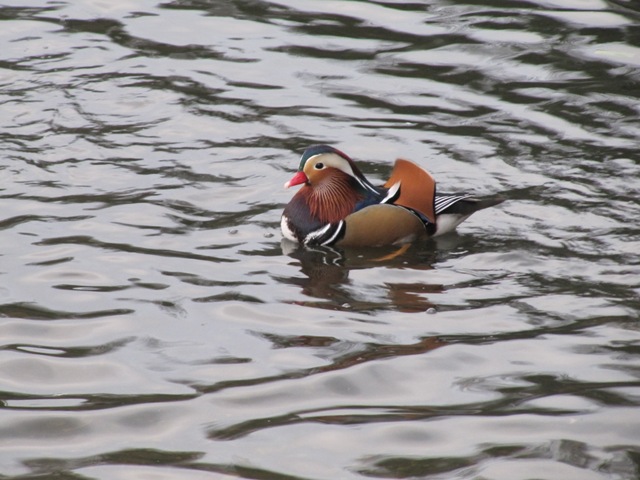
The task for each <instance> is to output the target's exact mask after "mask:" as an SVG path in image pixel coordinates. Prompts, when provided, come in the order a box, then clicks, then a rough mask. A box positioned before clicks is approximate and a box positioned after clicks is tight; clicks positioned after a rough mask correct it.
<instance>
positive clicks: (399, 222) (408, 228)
mask: <svg viewBox="0 0 640 480" xmlns="http://www.w3.org/2000/svg"><path fill="white" fill-rule="evenodd" d="M295 185H302V188H300V190H299V191H298V192H297V193H296V194H295V195H294V196H293V198H292V199H291V201H290V202H289V203H288V204H287V206H286V207H285V209H284V212H283V214H282V218H281V222H280V227H281V229H282V234H283V235H284V237H285V238H287V239H289V240H291V241H294V242H298V243H301V244H304V245H323V246H331V245H336V246H344V247H367V246H383V245H405V244H408V243H411V242H414V241H416V240H421V239H426V238H428V237H435V236H438V235H443V234H445V233H448V232H451V231H453V230H455V228H456V227H457V226H458V225H459V224H460V223H462V222H463V221H464V220H466V219H467V218H469V216H470V215H471V214H472V213H474V212H476V211H478V210H482V209H484V208H487V207H490V206H493V205H497V204H498V203H501V202H502V201H503V200H504V199H503V198H501V197H498V196H494V197H489V198H485V199H479V198H476V197H474V196H472V195H471V194H467V193H462V194H440V193H436V182H435V180H434V178H433V177H432V176H431V174H430V173H428V172H427V171H425V170H423V169H422V168H420V167H419V166H418V165H416V164H415V163H413V162H410V161H409V160H404V159H398V160H396V162H395V165H394V168H393V170H392V172H391V176H390V177H389V180H387V181H386V182H385V184H384V185H382V186H379V187H377V186H374V185H373V184H372V183H371V182H370V181H369V180H367V179H366V178H365V176H364V175H363V174H362V172H361V171H360V169H359V168H358V166H357V165H356V164H355V162H354V161H353V160H352V159H351V158H349V156H347V155H346V154H345V153H343V152H341V151H340V150H338V149H336V148H334V147H331V146H329V145H315V146H312V147H309V148H307V149H306V150H305V151H304V153H303V154H302V157H301V159H300V165H299V167H298V171H297V172H296V174H295V175H294V176H293V177H292V178H291V180H289V181H288V182H287V183H285V185H284V186H285V188H289V187H292V186H295Z"/></svg>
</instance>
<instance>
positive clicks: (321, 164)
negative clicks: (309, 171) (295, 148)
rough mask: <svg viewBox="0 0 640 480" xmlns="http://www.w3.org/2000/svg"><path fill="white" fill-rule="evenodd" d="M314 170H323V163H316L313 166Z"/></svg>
mask: <svg viewBox="0 0 640 480" xmlns="http://www.w3.org/2000/svg"><path fill="white" fill-rule="evenodd" d="M313 167H314V168H315V169H316V170H322V169H323V168H324V163H322V162H318V163H316V164H315V165H314V166H313Z"/></svg>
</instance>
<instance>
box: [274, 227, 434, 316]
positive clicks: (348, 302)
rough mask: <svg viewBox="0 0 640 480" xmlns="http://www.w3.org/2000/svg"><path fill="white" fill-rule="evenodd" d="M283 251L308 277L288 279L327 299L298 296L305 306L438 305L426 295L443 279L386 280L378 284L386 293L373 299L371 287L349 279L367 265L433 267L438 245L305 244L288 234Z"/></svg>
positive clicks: (412, 308) (405, 308) (408, 309)
mask: <svg viewBox="0 0 640 480" xmlns="http://www.w3.org/2000/svg"><path fill="white" fill-rule="evenodd" d="M281 246H282V251H283V253H284V254H285V255H288V256H290V257H291V258H294V259H296V260H297V261H298V262H300V267H301V268H300V271H301V272H302V273H303V275H304V276H303V277H280V278H279V280H280V281H281V282H284V283H289V284H292V285H297V286H299V287H300V288H301V290H302V293H303V294H304V295H306V296H309V297H313V298H316V299H321V301H313V300H310V301H302V302H300V301H298V302H295V303H298V304H302V305H305V306H310V307H315V308H323V309H328V310H344V311H354V312H363V313H367V312H374V311H378V310H397V311H400V312H405V313H413V312H416V313H417V312H428V311H430V310H432V309H435V308H436V306H435V304H433V303H432V302H431V301H430V300H429V299H428V298H427V297H426V296H425V295H426V294H433V293H440V292H442V291H443V289H444V287H443V285H441V284H429V283H422V282H415V283H394V282H383V283H381V284H379V285H377V286H376V287H377V288H378V287H379V288H382V289H384V290H385V292H384V294H378V295H376V298H375V299H371V295H370V292H367V291H360V292H359V291H358V290H357V289H356V288H353V287H354V284H353V282H352V281H351V280H350V279H349V274H350V272H351V271H355V270H367V269H380V268H384V269H411V270H431V269H432V266H431V265H432V263H433V262H434V261H435V255H436V253H435V250H434V249H433V248H428V247H427V246H417V245H416V246H410V247H408V248H403V249H401V250H399V249H398V248H397V247H389V248H381V247H378V248H349V249H347V248H344V249H339V248H336V247H313V248H311V247H304V246H300V245H299V244H297V243H294V242H290V241H288V240H287V239H283V240H282V242H281Z"/></svg>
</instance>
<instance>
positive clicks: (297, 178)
mask: <svg viewBox="0 0 640 480" xmlns="http://www.w3.org/2000/svg"><path fill="white" fill-rule="evenodd" d="M308 180H309V179H308V178H307V175H306V174H305V173H304V172H298V173H296V174H295V175H294V176H293V177H291V180H289V181H288V182H287V183H285V184H284V188H289V187H293V186H294V185H300V184H301V183H307V181H308Z"/></svg>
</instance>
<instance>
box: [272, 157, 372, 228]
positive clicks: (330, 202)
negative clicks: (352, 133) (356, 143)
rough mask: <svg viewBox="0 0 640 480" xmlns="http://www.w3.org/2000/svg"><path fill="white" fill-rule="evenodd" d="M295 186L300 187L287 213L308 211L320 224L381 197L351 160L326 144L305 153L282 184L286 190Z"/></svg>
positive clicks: (332, 220)
mask: <svg viewBox="0 0 640 480" xmlns="http://www.w3.org/2000/svg"><path fill="white" fill-rule="evenodd" d="M295 185H303V186H302V188H301V189H300V191H299V192H298V193H296V195H295V196H294V197H293V199H292V201H291V204H290V205H291V208H290V210H302V209H307V210H308V214H309V215H310V217H311V219H312V220H316V221H317V222H318V223H322V224H324V223H332V222H337V221H339V220H342V219H344V218H345V217H346V216H347V215H349V214H350V213H352V212H353V211H354V210H355V209H356V205H358V204H359V203H360V202H363V201H365V200H366V199H367V198H368V197H371V196H373V197H378V196H380V191H379V189H378V188H376V187H374V186H373V185H372V184H371V183H369V181H368V180H367V179H366V178H365V177H364V175H363V174H362V172H361V171H360V169H359V168H358V167H357V166H356V164H355V163H354V162H353V160H351V158H349V157H348V156H347V155H346V154H345V153H343V152H341V151H340V150H338V149H337V148H333V147H330V146H329V145H315V146H313V147H309V148H307V149H306V150H305V151H304V153H303V154H302V157H301V158H300V165H299V166H298V171H297V172H296V174H295V175H294V176H293V177H292V178H291V179H290V180H289V181H288V182H287V183H285V184H284V186H285V188H289V187H293V186H295ZM290 213H295V212H290Z"/></svg>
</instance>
